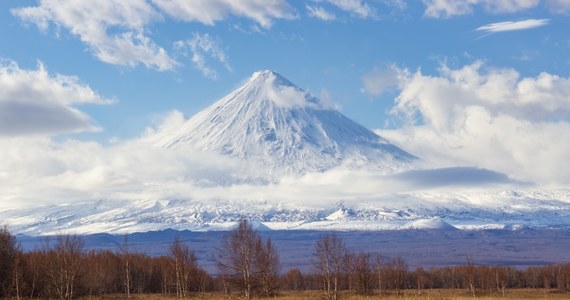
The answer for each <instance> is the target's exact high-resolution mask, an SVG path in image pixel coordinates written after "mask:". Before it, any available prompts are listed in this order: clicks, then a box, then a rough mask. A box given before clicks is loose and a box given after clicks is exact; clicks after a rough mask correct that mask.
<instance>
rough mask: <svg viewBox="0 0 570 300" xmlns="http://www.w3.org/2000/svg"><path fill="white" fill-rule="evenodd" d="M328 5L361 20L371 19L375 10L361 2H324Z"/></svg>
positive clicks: (346, 0) (336, 0) (329, 0)
mask: <svg viewBox="0 0 570 300" xmlns="http://www.w3.org/2000/svg"><path fill="white" fill-rule="evenodd" d="M326 1H327V2H329V3H330V4H332V5H334V6H336V7H338V8H340V9H342V10H344V11H346V12H349V13H351V14H352V15H354V16H357V17H359V18H362V19H367V18H373V17H375V16H376V10H375V9H374V8H372V7H370V6H369V5H368V4H367V3H363V2H362V1H361V0H326Z"/></svg>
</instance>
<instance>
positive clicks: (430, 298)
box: [83, 289, 570, 300]
mask: <svg viewBox="0 0 570 300" xmlns="http://www.w3.org/2000/svg"><path fill="white" fill-rule="evenodd" d="M124 298H125V297H124V296H123V295H115V296H106V297H85V298H83V299H93V300H109V299H124ZM132 299H143V300H166V299H177V298H176V297H174V296H161V295H134V296H133V297H132ZM189 299H204V300H233V299H244V298H243V297H241V295H238V294H233V295H226V294H222V293H207V294H194V295H192V296H191V297H189ZM255 299H262V300H263V299H266V300H269V299H278V300H312V299H325V298H324V296H323V294H322V293H321V292H319V291H305V292H282V293H280V294H279V295H277V296H275V297H272V298H255ZM340 299H347V300H369V299H388V300H396V299H397V300H406V299H409V300H472V299H484V300H494V299H497V300H500V299H503V300H504V299H517V300H518V299H520V300H526V299H528V300H531V299H570V293H560V292H557V291H554V290H531V289H521V290H509V291H507V292H506V294H505V296H504V297H503V296H502V295H500V294H483V293H479V294H478V295H477V297H476V298H473V296H472V295H471V294H470V293H468V292H467V291H466V290H424V291H421V292H420V293H418V292H417V291H411V290H408V291H404V292H402V293H401V294H400V295H397V294H382V295H370V296H358V295H350V294H342V295H341V297H340Z"/></svg>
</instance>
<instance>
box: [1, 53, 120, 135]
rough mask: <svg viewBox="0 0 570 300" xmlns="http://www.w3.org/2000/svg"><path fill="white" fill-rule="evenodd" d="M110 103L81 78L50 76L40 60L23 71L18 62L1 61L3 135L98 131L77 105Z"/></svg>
mask: <svg viewBox="0 0 570 300" xmlns="http://www.w3.org/2000/svg"><path fill="white" fill-rule="evenodd" d="M83 103H95V104H108V103H111V100H109V99H105V98H102V97H101V96H99V95H98V94H97V93H96V92H94V91H93V90H92V89H91V88H90V87H89V86H87V85H85V84H83V83H81V82H80V81H79V79H78V78H77V77H73V76H64V75H59V74H56V75H50V74H49V73H48V72H47V71H46V69H45V67H44V66H43V65H42V64H41V63H40V64H39V66H38V69H37V70H23V69H21V68H20V67H19V66H18V65H17V64H16V63H15V62H7V63H3V64H0V136H20V135H53V134H59V133H67V132H78V131H85V130H96V129H97V126H95V125H93V122H92V121H91V119H90V118H89V117H88V116H87V115H86V114H84V113H83V112H81V111H79V110H78V109H76V108H74V107H72V105H74V104H83Z"/></svg>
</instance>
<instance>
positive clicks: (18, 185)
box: [0, 0, 570, 206]
mask: <svg viewBox="0 0 570 300" xmlns="http://www.w3.org/2000/svg"><path fill="white" fill-rule="evenodd" d="M568 29H570V1H568V0H543V1H540V0H505V1H495V0H468V1H458V0H423V1H402V0H298V1H293V0H195V1H186V0H131V1H123V0H106V1H101V0H73V1H72V0H33V1H32V0H22V1H0V143H1V144H2V147H0V161H1V162H2V163H1V164H0V190H2V195H0V206H9V205H11V204H13V203H14V201H24V202H26V201H27V202H26V203H37V202H41V201H48V200H46V199H56V200H57V199H60V200H62V201H63V200H66V199H67V200H69V199H77V200H93V199H131V200H132V199H139V197H149V198H152V197H155V198H159V199H182V198H185V197H186V198H188V197H190V198H191V197H202V196H203V195H204V194H207V193H208V192H206V191H203V190H202V189H201V187H199V186H194V185H193V183H195V182H198V183H199V182H202V181H214V180H215V178H219V177H222V178H224V176H231V174H237V175H240V172H241V171H240V169H239V168H233V167H232V166H233V165H232V164H230V163H228V164H227V166H226V164H225V162H226V160H223V159H219V160H218V159H212V158H211V157H206V158H203V156H202V154H196V153H193V152H190V153H187V154H184V155H182V154H180V153H175V152H172V153H171V152H167V151H166V150H164V151H162V150H160V149H156V147H149V145H148V143H146V144H145V141H147V140H149V139H148V138H149V136H152V135H153V134H156V133H157V132H158V133H160V131H161V130H163V129H164V128H172V127H176V126H179V125H180V124H181V122H183V121H184V120H183V119H182V118H181V117H180V116H181V115H184V116H186V117H190V116H192V115H193V114H195V113H196V112H198V111H200V110H201V109H203V108H205V107H207V106H208V105H210V104H211V103H213V102H214V101H216V100H218V99H219V98H221V97H222V96H224V95H226V94H227V93H229V92H230V91H232V90H234V89H235V88H237V87H238V86H240V84H241V83H243V82H244V81H245V80H247V79H248V78H249V76H250V75H251V74H252V73H253V72H254V71H257V70H262V69H272V70H274V71H276V72H278V73H280V74H282V75H283V76H285V77H286V78H288V79H289V80H290V81H292V82H294V83H296V84H297V85H298V86H300V87H302V88H304V89H306V90H308V91H310V92H311V93H313V94H314V95H316V96H318V97H321V98H326V99H325V100H327V101H332V102H333V103H336V104H337V105H338V108H339V109H340V110H341V112H343V113H344V114H346V115H347V116H349V117H350V118H352V119H354V120H355V121H357V122H359V123H361V124H363V125H364V126H366V127H368V128H370V129H372V130H375V132H376V133H378V134H379V135H381V136H383V137H385V138H387V139H388V140H389V141H391V142H393V143H394V144H396V145H397V146H399V147H401V148H403V149H404V150H406V151H408V152H410V153H412V154H414V155H416V156H418V157H420V158H421V159H422V162H423V163H425V164H426V166H425V167H427V168H432V169H433V168H435V169H437V168H444V170H445V168H457V167H459V168H464V167H467V168H472V167H475V168H476V169H475V170H489V172H487V173H486V174H502V175H504V176H507V177H508V178H509V179H511V180H512V182H525V183H532V184H533V186H536V187H538V188H545V189H547V188H550V187H556V188H560V187H561V188H564V189H568V186H570V160H568V153H570V138H569V137H568V132H570V31H569V30H568ZM179 166H183V167H179ZM228 166H229V167H228ZM226 167H227V168H226ZM228 168H229V169H228ZM232 168H233V169H232ZM228 174H230V175H228ZM347 174H349V175H347ZM422 174H424V173H422ZM425 174H430V173H429V172H427V173H425ZM315 176H317V178H322V180H320V179H319V180H320V181H319V180H316V181H319V182H321V181H323V182H326V181H327V180H330V185H329V186H331V187H332V186H336V184H337V183H338V182H348V181H351V180H352V179H354V178H360V180H361V181H362V184H361V185H358V186H356V187H355V191H354V195H356V196H355V199H356V198H358V197H357V196H358V195H361V194H365V193H366V191H361V190H360V189H366V188H371V190H370V194H371V195H376V194H379V193H383V192H386V191H385V190H382V186H379V185H378V184H377V182H378V177H377V176H375V175H369V174H361V173H357V174H352V173H350V172H348V173H346V172H342V171H338V170H336V171H332V172H331V173H330V174H320V175H315ZM238 177H239V176H238ZM314 178H315V177H311V176H310V175H307V177H306V178H305V177H302V178H298V179H295V180H293V181H284V185H276V186H269V187H267V192H266V195H265V196H266V197H268V198H271V197H273V196H274V195H277V194H279V193H282V194H283V195H286V194H287V193H288V191H289V189H290V187H291V186H296V185H299V186H301V187H300V188H299V189H298V190H299V191H300V192H299V195H302V196H303V197H304V195H305V194H306V193H305V192H307V193H313V196H314V197H316V195H314V193H316V190H319V191H320V190H322V189H318V188H316V187H315V186H313V183H314V182H315V180H314ZM180 181H182V183H183V184H181V182H180ZM366 183H368V184H366ZM303 187H304V188H303ZM241 188H243V191H244V195H243V197H244V198H247V197H250V196H251V197H254V198H255V199H258V198H259V197H258V196H259V194H258V191H259V189H258V187H257V186H254V187H251V186H243V187H241ZM305 188H306V189H305ZM346 188H347V187H346V186H340V187H338V190H334V191H332V190H331V195H330V197H331V198H326V201H325V202H326V203H333V202H334V201H333V200H330V199H332V198H334V197H338V195H339V194H342V193H343V191H345V190H347V189H346ZM407 188H409V189H410V190H412V191H413V190H414V188H413V187H407ZM422 188H423V187H422ZM404 189H405V188H404ZM233 191H235V189H234V190H231V191H230V192H233ZM284 191H285V192H284ZM388 192H394V191H393V190H389V191H388ZM396 192H398V191H396ZM228 193H229V192H228V190H225V189H220V190H217V191H216V193H214V194H213V195H214V196H212V197H220V195H226V194H228ZM347 193H352V190H350V191H349V192H347ZM562 194H563V195H566V196H564V197H566V199H567V195H568V194H569V193H567V192H565V193H562ZM342 195H344V194H342ZM345 196H346V197H345ZM345 196H342V197H345V198H349V196H350V195H345ZM208 197H209V196H208ZM327 197H328V196H327ZM206 198H207V197H206ZM261 198H263V197H261ZM153 199H154V198H153ZM335 199H336V198H335ZM54 201H55V200H54ZM331 201H332V202H331Z"/></svg>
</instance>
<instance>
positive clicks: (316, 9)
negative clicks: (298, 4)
mask: <svg viewBox="0 0 570 300" xmlns="http://www.w3.org/2000/svg"><path fill="white" fill-rule="evenodd" d="M306 7H307V11H308V13H309V16H310V17H313V18H317V19H321V20H323V21H333V20H335V19H336V16H335V14H334V13H332V12H330V11H328V10H326V9H325V8H323V7H320V6H310V5H307V6H306Z"/></svg>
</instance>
